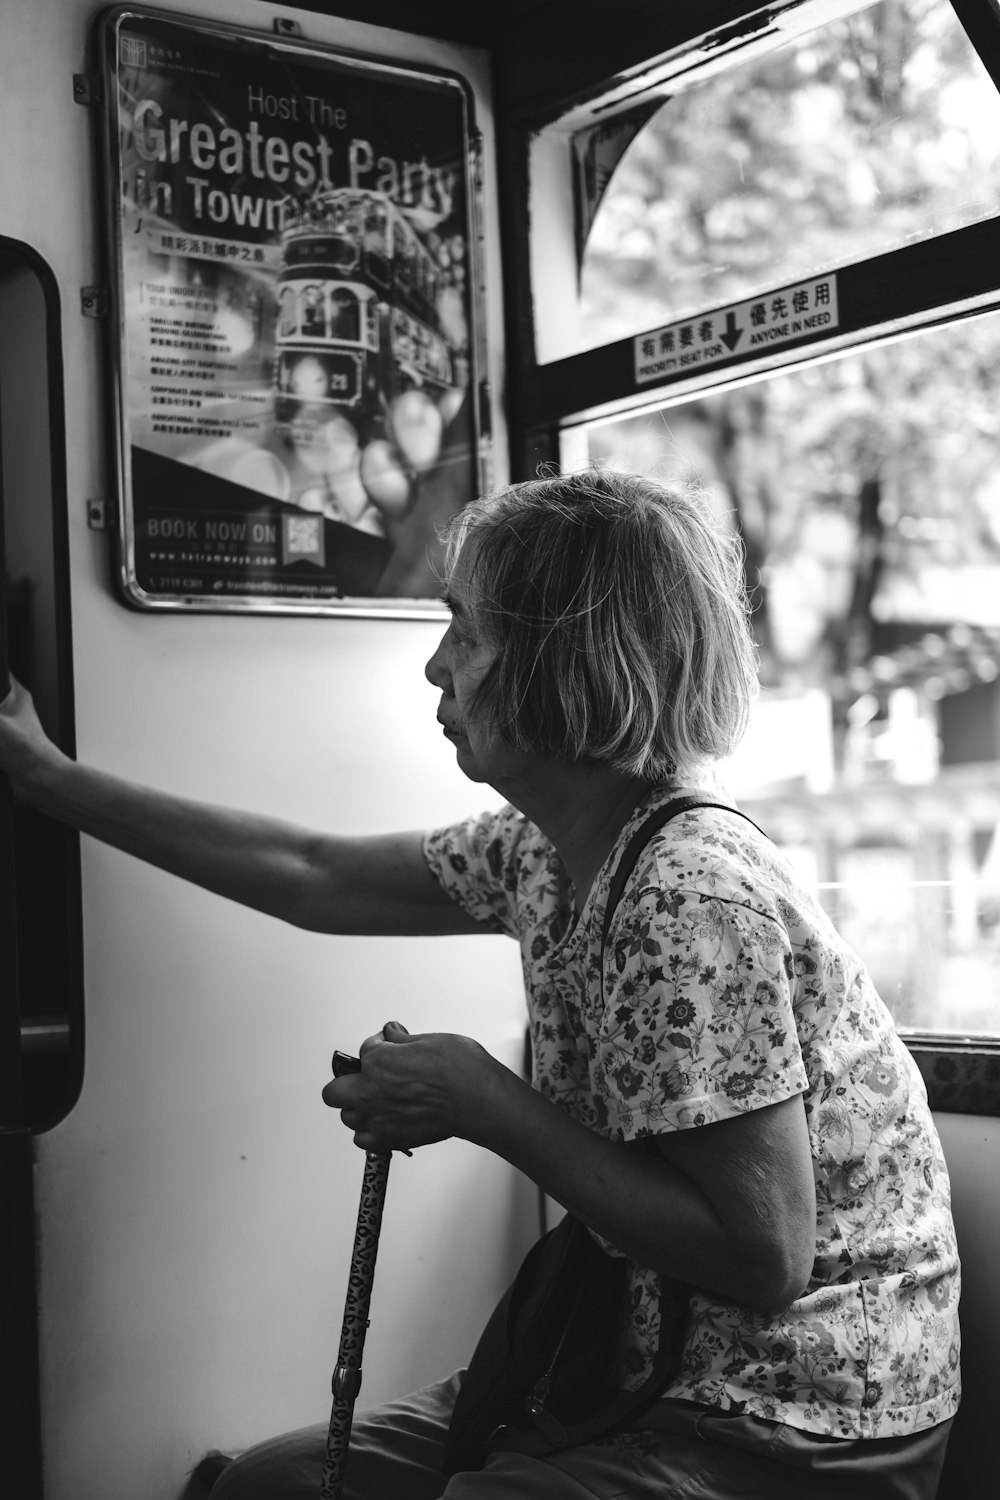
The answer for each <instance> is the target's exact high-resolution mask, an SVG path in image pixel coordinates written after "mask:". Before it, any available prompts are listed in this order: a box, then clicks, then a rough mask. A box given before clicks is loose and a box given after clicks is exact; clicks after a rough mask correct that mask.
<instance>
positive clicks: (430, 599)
mask: <svg viewBox="0 0 1000 1500" xmlns="http://www.w3.org/2000/svg"><path fill="white" fill-rule="evenodd" d="M127 22H131V23H133V24H134V25H136V26H139V27H141V26H142V25H144V24H145V25H148V26H161V27H162V26H166V27H169V28H172V29H174V30H176V32H177V33H178V36H179V37H180V36H184V37H186V38H188V39H190V40H191V41H193V42H197V41H199V40H202V39H204V41H205V42H206V43H208V44H209V45H211V46H213V47H220V46H221V47H229V48H231V49H232V51H233V53H245V51H246V49H247V48H248V47H251V48H254V49H256V50H257V52H258V54H259V55H260V56H262V57H264V58H268V57H269V56H273V55H274V54H280V55H282V56H283V57H284V60H285V62H286V64H287V65H288V66H290V67H294V65H295V64H296V62H298V64H299V66H300V67H308V66H309V64H310V63H313V64H315V65H317V66H320V67H322V66H323V64H324V63H325V64H332V65H333V66H334V67H335V68H337V69H339V70H342V71H343V73H345V74H347V75H348V76H351V75H353V76H354V77H355V78H359V79H363V80H365V81H367V82H372V83H374V84H376V85H377V84H378V83H379V82H382V83H384V84H386V85H387V86H391V85H393V84H395V86H396V87H397V88H399V87H407V86H411V87H412V88H413V89H414V92H415V94H416V93H418V92H419V91H420V90H429V91H431V92H436V93H437V94H439V95H440V94H442V93H445V92H447V93H449V94H450V95H452V96H453V97H454V98H455V99H456V100H457V101H458V102H459V106H460V117H461V139H460V142H459V144H460V148H461V149H460V155H459V158H458V160H459V162H460V171H461V179H462V189H463V194H464V221H463V227H464V229H465V268H466V280H465V291H464V304H463V305H464V309H465V313H466V316H467V324H468V335H469V336H468V347H467V352H466V358H467V362H468V377H467V384H466V385H465V386H464V387H463V389H464V391H465V401H464V410H463V421H464V422H465V424H466V429H465V430H466V434H467V440H466V442H465V443H464V444H463V447H462V450H461V452H462V455H463V461H464V462H467V464H468V475H469V486H470V488H469V491H468V496H469V497H471V495H472V494H475V493H481V492H482V491H483V490H485V489H488V488H489V486H490V483H491V480H492V453H491V438H490V413H489V384H488V380H487V377H486V359H485V317H486V311H485V308H486V292H485V283H484V265H485V254H484V245H483V241H484V229H483V149H482V147H483V143H482V136H481V134H480V132H479V129H478V126H477V124H476V116H475V100H474V96H473V91H472V87H471V85H470V83H469V81H468V80H467V79H466V78H464V77H463V76H462V75H461V74H459V73H458V72H456V71H455V70H453V69H448V68H438V67H436V66H432V65H422V64H414V63H410V62H406V61H403V60H400V59H398V58H396V57H389V56H378V55H373V54H369V53H366V52H362V51H356V50H353V49H349V48H343V47H340V46H337V45H333V44H329V43H326V42H320V41H316V40H313V39H311V38H309V39H306V38H304V37H302V36H301V35H299V34H297V33H296V34H289V33H288V31H287V30H286V29H285V28H279V27H278V26H277V23H276V27H275V32H276V34H274V35H272V34H270V33H268V32H266V31H263V30H260V29H256V28H252V27H248V26H244V25H241V24H237V23H229V22H226V21H221V20H219V19H217V18H214V17H205V16H198V15H193V14H190V13H187V12H174V11H164V10H159V9H157V8H155V7H146V6H135V5H127V4H125V5H116V6H112V7H110V8H108V9H107V10H104V11H102V12H101V13H100V14H99V15H98V16H97V18H96V20H95V25H94V39H95V60H96V73H97V81H98V108H97V110H96V117H97V122H98V133H99V167H100V171H99V192H100V197H101V207H102V211H103V226H102V227H103V235H104V248H105V257H106V258H105V264H106V268H107V287H108V311H109V317H108V320H107V332H108V337H107V358H108V372H109V383H110V390H111V406H112V422H111V426H112V434H111V436H112V442H113V453H114V473H115V488H116V492H117V493H116V497H115V498H116V502H117V503H116V521H117V525H116V544H117V546H116V553H117V557H116V564H117V566H116V577H115V582H116V585H117V589H118V592H119V594H120V597H121V600H122V602H123V603H125V604H126V605H129V606H131V607H132V608H135V609H138V610H142V611H144V612H171V611H173V612H176V611H186V612H196V613H224V614H255V615H256V614H267V615H288V616H301V615H307V616H349V617H362V618H395V619H428V618H431V619H442V618H445V617H446V616H447V610H446V608H445V607H444V605H443V604H442V602H441V599H440V594H439V588H438V587H437V586H434V587H433V588H432V589H430V590H428V591H427V592H426V593H424V592H421V593H420V594H419V595H416V596H412V597H411V596H406V595H403V594H400V595H395V594H388V593H387V594H376V593H368V592H356V593H355V592H343V593H338V594H336V595H322V596H319V595H303V596H301V597H298V596H287V595H280V594H279V595H269V594H267V593H266V592H264V591H263V590H262V589H260V587H259V586H258V589H257V590H253V589H249V590H248V591H247V592H246V593H239V592H235V591H234V592H233V593H231V594H224V593H223V594H219V593H212V592H207V591H206V592H194V591H190V590H186V589H184V588H177V589H176V590H173V591H169V590H164V591H157V592H150V591H148V590H147V589H145V588H144V587H143V586H142V582H141V581H140V578H139V568H138V545H139V536H138V527H137V517H136V512H137V491H136V482H135V474H134V472H133V470H134V465H133V457H132V433H133V425H134V424H133V413H132V411H131V409H130V401H129V369H130V359H132V358H133V354H134V344H135V339H134V336H133V331H132V329H130V327H129V323H128V318H127V316H126V294H127V291H128V285H127V278H126V272H125V264H124V246H123V241H124V238H125V232H124V224H125V215H126V195H125V190H124V180H123V167H122V155H123V153H122V146H121V134H120V131H121V103H120V98H119V87H118V58H119V45H118V38H119V32H120V29H121V28H122V26H123V25H124V24H125V23H127ZM456 141H458V137H457V133H456ZM458 508H459V505H458V504H455V505H454V506H453V507H452V512H451V513H453V512H454V510H456V509H458ZM426 550H427V549H426V548H425V551H426ZM390 556H391V553H390Z"/></svg>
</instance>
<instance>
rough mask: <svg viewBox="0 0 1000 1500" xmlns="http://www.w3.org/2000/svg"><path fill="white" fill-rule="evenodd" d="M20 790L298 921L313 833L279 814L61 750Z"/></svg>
mask: <svg viewBox="0 0 1000 1500" xmlns="http://www.w3.org/2000/svg"><path fill="white" fill-rule="evenodd" d="M16 785H17V790H18V792H19V795H21V796H22V797H23V798H24V799H25V800H26V801H28V802H30V803H31V805H32V806H34V807H36V808H37V809H38V810H39V811H40V812H43V813H46V814H48V815H49V816H50V817H53V818H55V819H57V820H58V821H60V822H63V823H67V824H69V825H70V826H71V827H73V828H76V829H78V830H79V831H80V832H81V833H84V834H88V835H90V836H91V837H93V838H96V839H99V840H100V841H101V842H102V843H105V844H109V845H110V846H111V847H113V848H115V849H119V850H122V851H123V852H124V853H126V854H131V855H134V856H135V857H136V858H138V859H142V860H144V861H146V862H147V863H148V864H152V865H155V866H156V867H157V868H159V869H162V870H166V871H168V872H169V873H170V874H173V875H177V876H179V877H181V878H182V879H184V880H187V881H191V882H192V883H194V884H196V885H199V886H202V887H203V888H204V889H206V890H210V891H214V892H215V893H216V894H218V895H221V896H226V897H229V898H230V899H232V900H234V901H238V902H240V903H241V904H243V905H245V906H251V907H254V908H255V909H256V910H258V911H263V912H267V913H268V914H269V915H272V916H276V917H281V918H283V919H285V920H287V921H296V920H297V916H296V912H297V909H298V908H300V907H301V906H302V904H303V900H304V893H305V890H306V887H307V884H308V878H309V872H310V848H311V842H312V836H311V835H310V834H309V833H308V832H307V831H306V830H304V829H300V828H297V827H295V826H294V825H292V824H287V823H284V822H281V821H280V820H277V819H271V818H265V817H260V816H258V815H255V814H249V813H244V812H241V811H237V810H235V809H230V808H226V807H216V806H213V805H211V804H209V803H201V802H196V801H194V800H192V799H188V798H184V797H177V796H173V795H171V794H169V793H165V792H160V791H157V790H155V789H154V788H151V787H147V786H140V785H137V784H135V783H132V782H130V781H127V780H125V779H123V778H121V777H118V776H113V775H109V774H108V773H106V772H104V771H99V770H96V769H94V768H93V767H90V766H86V765H81V764H80V763H79V762H77V761H73V760H69V759H68V758H67V757H65V756H62V755H60V754H58V753H56V754H53V755H49V756H47V757H46V759H45V761H44V762H40V763H39V764H37V765H36V766H35V767H34V768H33V770H32V772H31V774H30V775H29V776H25V777H22V778H21V779H20V780H19V781H18V782H17V783H16Z"/></svg>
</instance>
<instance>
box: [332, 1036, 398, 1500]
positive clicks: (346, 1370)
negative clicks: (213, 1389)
mask: <svg viewBox="0 0 1000 1500" xmlns="http://www.w3.org/2000/svg"><path fill="white" fill-rule="evenodd" d="M360 1067H361V1064H360V1063H359V1062H358V1061H357V1059H356V1058H353V1057H348V1056H347V1055H346V1054H345V1053H343V1052H336V1053H334V1058H333V1071H334V1074H335V1075H337V1076H338V1077H339V1076H340V1075H341V1074H343V1073H356V1072H358V1071H359V1069H360ZM391 1155H392V1153H391V1152H386V1153H384V1154H380V1153H379V1152H377V1151H368V1152H366V1154H365V1173H364V1177H363V1178H362V1182H361V1202H360V1204H359V1205H358V1224H357V1228H356V1230H355V1232H354V1250H353V1252H352V1254H351V1270H350V1275H349V1276H348V1278H347V1297H346V1299H345V1301H344V1321H343V1325H342V1327H341V1332H340V1348H339V1349H338V1351H337V1366H336V1369H335V1370H334V1372H333V1409H332V1411H331V1413H330V1430H329V1432H328V1433H327V1439H326V1463H325V1465H324V1468H323V1478H322V1481H321V1483H320V1489H319V1494H320V1500H340V1495H341V1492H342V1491H343V1487H344V1469H345V1466H346V1464H347V1449H348V1444H349V1443H350V1440H351V1421H352V1419H353V1416H354V1403H355V1400H356V1399H357V1394H358V1391H359V1390H360V1389H361V1356H362V1354H363V1353H364V1347H365V1334H366V1333H367V1331H368V1308H369V1305H370V1303H371V1296H372V1283H373V1281H374V1280H375V1256H376V1254H377V1252H378V1237H379V1231H380V1229H381V1228H382V1208H383V1205H384V1203H385V1188H386V1183H387V1182H388V1180H389V1162H390V1160H391Z"/></svg>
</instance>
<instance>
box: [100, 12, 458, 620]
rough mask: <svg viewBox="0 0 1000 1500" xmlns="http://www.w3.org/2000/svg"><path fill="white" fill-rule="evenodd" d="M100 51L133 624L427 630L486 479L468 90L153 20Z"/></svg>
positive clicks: (447, 79) (211, 28)
mask: <svg viewBox="0 0 1000 1500" xmlns="http://www.w3.org/2000/svg"><path fill="white" fill-rule="evenodd" d="M101 30H102V48H103V55H104V59H105V101H106V103H105V111H104V129H105V147H106V150H105V156H106V163H107V197H108V203H109V209H110V213H109V223H110V237H111V249H112V256H113V260H114V267H115V271H116V273H117V274H116V277H115V284H114V288H113V300H114V301H115V303H116V306H115V308H114V311H115V314H116V316H115V325H116V333H115V347H114V348H113V351H112V352H113V355H114V357H115V364H116V373H117V403H118V433H119V487H120V497H119V498H120V519H121V526H120V538H121V547H120V579H121V583H122V587H123V590H124V593H125V596H126V599H127V601H128V602H129V603H132V604H135V605H137V606H139V607H144V608H195V609H220V610H234V609H251V610H272V611H275V610H277V611H288V612H293V613H294V612H302V611H305V612H311V613H317V612H319V613H355V614H358V613H360V614H383V613H388V614H400V613H403V614H414V613H415V614H425V613H427V612H428V611H433V610H436V609H437V608H438V607H439V606H438V605H437V603H436V600H437V593H438V589H439V583H438V579H437V576H436V571H435V564H436V562H437V560H438V547H439V544H438V541H437V534H438V530H439V528H440V526H441V525H442V523H443V522H444V521H446V520H447V519H448V517H449V515H451V514H453V513H454V512H455V510H457V509H458V508H459V507H460V506H461V505H462V504H464V502H465V501H466V500H467V499H469V498H470V497H471V496H472V495H474V494H475V493H477V492H478V490H479V489H481V487H482V484H483V482H484V468H485V440H484V437H483V435H482V434H481V433H480V432H479V430H478V425H477V418H478V411H477V407H478V403H477V401H476V399H475V395H476V390H477V385H478V381H479V375H478V350H477V345H478V337H479V334H478V306H477V301H478V298H477V288H478V272H477V266H476V253H475V252H476V243H477V234H476V218H475V208H476V204H475V201H474V193H473V180H474V164H473V160H472V146H471V141H472V119H471V103H470V99H469V95H468V90H467V88H466V86H465V85H464V83H463V82H462V81H461V80H460V79H458V78H455V77H452V76H439V75H437V74H435V75H428V74H424V73H419V72H415V71H414V70H412V69H410V68H407V67H404V66H397V65H395V64H386V63H382V62H378V63H376V62H373V61H369V60H366V59H360V58H354V57H349V56H346V55H342V54H334V53H332V52H329V51H327V50H325V49H319V48H315V47H312V46H309V47H305V46H302V45H301V44H295V45H293V44H291V43H287V42H277V41H274V40H272V39H271V38H270V37H268V38H263V37H261V36H259V35H258V34H255V33H248V32H243V31H237V30H236V29H234V28H219V27H216V26H215V25H214V24H209V23H204V24H203V23H199V22H193V21H189V20H187V19H186V18H185V20H184V21H175V20H173V19H171V18H169V17H167V16H165V15H160V14H157V13H155V12H145V13H143V14H141V15H140V14H138V13H136V12H133V11H131V10H124V9H122V10H116V11H114V12H111V13H109V14H108V15H107V16H106V17H105V18H104V19H103V20H102V23H101Z"/></svg>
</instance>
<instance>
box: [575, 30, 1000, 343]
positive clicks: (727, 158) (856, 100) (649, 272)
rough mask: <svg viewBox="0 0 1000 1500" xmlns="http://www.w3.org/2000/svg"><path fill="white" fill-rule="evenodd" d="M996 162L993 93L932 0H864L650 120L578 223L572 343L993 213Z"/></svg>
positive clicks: (700, 86)
mask: <svg viewBox="0 0 1000 1500" xmlns="http://www.w3.org/2000/svg"><path fill="white" fill-rule="evenodd" d="M592 136H593V132H590V133H588V132H584V133H583V134H582V135H581V136H579V137H578V139H577V153H578V156H580V157H581V161H582V160H583V159H584V153H585V149H586V146H587V143H588V141H589V140H591V139H592ZM998 164H1000V94H998V93H997V90H996V88H995V86H994V85H993V83H992V82H991V80H990V78H989V75H988V74H987V72H986V69H985V68H984V66H983V64H982V62H981V61H980V59H979V57H978V55H977V53H976V52H975V50H974V48H973V47H972V44H971V43H970V41H969V40H968V38H967V36H966V34H965V32H964V30H963V29H962V27H961V25H960V23H959V21H958V19H957V17H956V15H955V12H954V11H953V9H952V7H951V5H950V4H948V3H947V0H880V3H877V4H874V5H871V4H869V5H867V6H866V7H865V8H864V9H860V10H859V11H858V13H856V14H853V15H849V16H847V17H844V18H842V19H840V20H837V21H835V22H832V23H831V24H828V25H826V26H823V27H820V28H818V29H816V30H813V31H809V32H807V33H806V34H805V35H804V36H801V37H799V38H797V39H796V40H794V41H789V42H786V43H785V44H784V45H782V46H780V47H778V48H776V49H774V50H772V51H770V52H767V53H765V54H764V55H762V56H758V57H757V58H756V59H754V60H751V61H749V62H746V63H744V64H743V65H742V66H733V67H729V68H727V69H726V70H724V71H721V72H718V71H717V72H715V74H714V76H711V77H709V78H707V79H704V80H703V81H700V82H697V81H696V82H695V83H693V84H692V85H690V86H689V87H687V88H681V89H680V90H679V91H678V92H677V93H675V95H674V96H673V97H672V98H670V99H669V100H668V101H667V102H666V103H664V104H663V105H662V107H661V108H660V109H659V110H658V111H657V112H656V113H655V114H654V115H653V116H652V117H651V118H650V119H649V120H648V122H647V123H646V124H645V125H644V126H643V128H642V129H641V130H640V131H639V133H638V134H637V135H636V136H635V138H634V140H633V141H632V143H631V145H630V146H629V147H628V149H627V151H626V152H625V155H624V156H623V157H622V159H621V161H620V162H619V164H618V165H617V167H616V168H615V170H614V173H613V176H612V177H611V181H610V186H609V187H608V188H607V190H606V192H605V194H604V196H603V198H602V199H601V201H600V205H599V207H598V208H597V210H596V216H595V217H594V219H593V222H592V224H591V225H590V228H589V233H588V237H587V245H586V254H585V257H584V260H583V266H582V273H581V284H580V285H581V293H580V343H579V347H581V348H591V347H594V346H597V345H600V344H604V343H607V342H609V341H611V340H613V339H617V338H621V337H623V336H625V335H627V334H633V333H638V332H640V331H642V330H643V329H646V328H650V327H653V326H655V325H656V323H657V322H664V323H666V322H669V321H671V320H673V319H676V318H678V317H684V316H686V315H687V314H688V313H689V312H691V311H692V310H697V309H699V308H705V307H711V306H713V305H715V306H718V305H721V304H723V303H726V302H731V301H736V300H738V299H740V298H744V297H748V296H753V295H755V294H757V293H758V292H760V291H762V290H763V289H765V288H766V287H769V286H776V285H780V284H781V283H782V282H784V281H792V280H795V279H799V278H802V277H806V276H810V275H813V274H815V273H817V272H820V271H823V270H826V269H829V268H830V267H831V266H834V265H843V264H846V263H848V262H851V261H857V260H860V259H861V258H863V257H867V256H871V255H875V254H878V253H880V252H882V251H885V250H888V249H890V248H893V247H895V246H898V245H903V244H909V243H913V242H916V241H920V240H926V239H930V238H932V237H934V236H936V235H939V234H942V233H945V232H947V231H950V230H954V229H957V228H959V227H961V226H962V225H965V224H969V223H972V222H975V221H977V220H980V219H984V218H989V217H992V216H994V215H996V214H997V212H998V210H1000V175H998V171H997V168H998ZM590 170H591V175H593V161H592V160H591V162H590ZM583 196H584V199H586V198H587V197H588V196H589V198H590V200H591V201H593V200H594V199H595V197H596V194H595V192H594V190H593V187H591V190H590V193H589V194H588V193H587V192H586V191H585V192H584V195H583Z"/></svg>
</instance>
